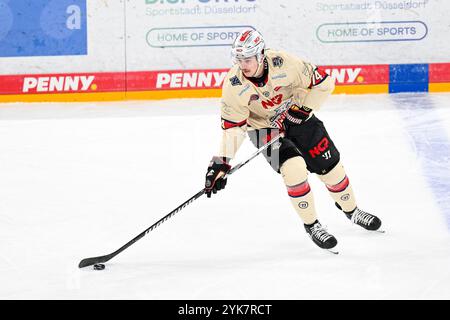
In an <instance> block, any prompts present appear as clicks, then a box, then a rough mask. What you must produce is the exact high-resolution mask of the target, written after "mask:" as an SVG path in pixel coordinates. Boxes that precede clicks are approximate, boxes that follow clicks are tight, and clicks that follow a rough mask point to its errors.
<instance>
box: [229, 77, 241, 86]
mask: <svg viewBox="0 0 450 320" xmlns="http://www.w3.org/2000/svg"><path fill="white" fill-rule="evenodd" d="M230 82H231V85H232V86H233V87H235V86H240V85H242V82H241V80H239V78H238V77H237V76H234V77H233V78H230Z"/></svg>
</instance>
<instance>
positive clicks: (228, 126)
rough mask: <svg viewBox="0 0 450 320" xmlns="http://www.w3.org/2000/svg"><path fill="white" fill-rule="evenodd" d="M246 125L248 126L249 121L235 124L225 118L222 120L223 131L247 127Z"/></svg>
mask: <svg viewBox="0 0 450 320" xmlns="http://www.w3.org/2000/svg"><path fill="white" fill-rule="evenodd" d="M246 124H247V120H244V121H241V122H233V121H229V120H225V119H224V118H222V129H224V130H226V129H231V128H234V127H242V126H245V125H246Z"/></svg>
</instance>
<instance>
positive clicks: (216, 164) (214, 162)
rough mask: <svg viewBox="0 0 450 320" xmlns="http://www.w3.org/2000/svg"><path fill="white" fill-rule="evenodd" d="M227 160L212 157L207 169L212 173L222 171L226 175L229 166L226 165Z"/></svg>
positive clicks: (225, 158)
mask: <svg viewBox="0 0 450 320" xmlns="http://www.w3.org/2000/svg"><path fill="white" fill-rule="evenodd" d="M228 161H229V158H227V157H217V156H214V157H213V158H212V159H211V162H210V163H209V167H210V168H211V169H213V170H214V171H223V172H225V173H227V172H228V171H229V170H230V169H231V166H230V165H229V164H228Z"/></svg>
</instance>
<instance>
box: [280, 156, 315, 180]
mask: <svg viewBox="0 0 450 320" xmlns="http://www.w3.org/2000/svg"><path fill="white" fill-rule="evenodd" d="M280 172H281V176H282V177H283V180H284V182H285V184H286V186H294V185H297V184H299V183H301V182H304V181H306V180H307V179H308V170H307V169H306V163H305V160H304V159H303V158H302V157H299V156H297V157H293V158H290V159H287V160H286V161H285V162H284V163H283V165H282V166H281V168H280Z"/></svg>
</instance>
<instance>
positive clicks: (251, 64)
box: [237, 56, 259, 77]
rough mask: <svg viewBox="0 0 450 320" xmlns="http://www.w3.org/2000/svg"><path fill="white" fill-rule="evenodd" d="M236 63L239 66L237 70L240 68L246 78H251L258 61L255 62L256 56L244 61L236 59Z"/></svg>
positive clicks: (256, 68)
mask: <svg viewBox="0 0 450 320" xmlns="http://www.w3.org/2000/svg"><path fill="white" fill-rule="evenodd" d="M237 63H238V64H239V68H241V70H242V73H243V74H244V76H246V77H253V76H254V75H255V73H256V71H257V70H258V66H259V65H258V60H256V56H253V57H250V58H245V59H237Z"/></svg>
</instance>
